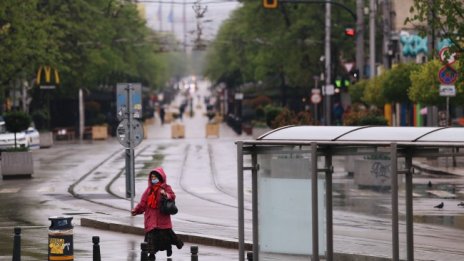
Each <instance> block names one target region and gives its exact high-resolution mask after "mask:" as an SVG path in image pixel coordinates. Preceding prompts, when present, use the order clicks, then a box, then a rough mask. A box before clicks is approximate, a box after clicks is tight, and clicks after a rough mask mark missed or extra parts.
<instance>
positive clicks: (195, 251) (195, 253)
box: [190, 246, 198, 261]
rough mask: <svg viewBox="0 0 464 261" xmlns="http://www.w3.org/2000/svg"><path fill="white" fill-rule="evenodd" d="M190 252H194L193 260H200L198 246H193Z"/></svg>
mask: <svg viewBox="0 0 464 261" xmlns="http://www.w3.org/2000/svg"><path fill="white" fill-rule="evenodd" d="M190 253H191V254H192V257H191V261H198V246H191V247H190Z"/></svg>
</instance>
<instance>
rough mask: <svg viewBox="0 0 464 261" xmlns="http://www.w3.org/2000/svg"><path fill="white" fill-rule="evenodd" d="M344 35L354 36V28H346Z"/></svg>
mask: <svg viewBox="0 0 464 261" xmlns="http://www.w3.org/2000/svg"><path fill="white" fill-rule="evenodd" d="M345 35H346V36H349V37H354V36H355V35H356V30H354V28H346V29H345Z"/></svg>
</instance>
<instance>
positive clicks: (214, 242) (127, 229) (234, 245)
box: [81, 218, 253, 251]
mask: <svg viewBox="0 0 464 261" xmlns="http://www.w3.org/2000/svg"><path fill="white" fill-rule="evenodd" d="M81 226H83V227H91V228H96V229H101V230H108V231H113V232H120V233H126V234H134V235H140V236H144V235H145V231H144V229H143V228H141V227H135V226H130V225H125V224H120V223H115V222H109V221H101V220H95V219H90V218H81ZM176 234H177V235H178V236H179V238H180V239H181V240H182V241H184V242H189V243H194V244H199V245H206V246H213V247H221V248H229V249H238V247H239V246H238V242H236V241H232V240H228V239H223V238H215V237H206V236H200V235H192V234H184V233H177V232H176ZM252 249H253V244H251V243H245V250H247V251H251V250H252Z"/></svg>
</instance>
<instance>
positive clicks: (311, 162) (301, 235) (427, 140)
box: [236, 126, 464, 261]
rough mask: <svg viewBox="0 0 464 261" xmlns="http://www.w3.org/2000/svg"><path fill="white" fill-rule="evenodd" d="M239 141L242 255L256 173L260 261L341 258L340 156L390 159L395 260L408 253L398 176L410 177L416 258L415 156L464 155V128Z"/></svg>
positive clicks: (280, 133) (328, 131) (313, 129)
mask: <svg viewBox="0 0 464 261" xmlns="http://www.w3.org/2000/svg"><path fill="white" fill-rule="evenodd" d="M236 145H237V178H238V180H237V181H238V184H237V185H238V186H237V187H238V229H239V231H238V237H239V260H240V261H244V260H245V196H244V193H245V188H244V179H245V178H244V177H245V175H244V174H245V172H246V171H251V205H252V217H251V219H252V243H253V260H255V261H256V260H260V257H262V259H263V260H265V259H266V258H265V255H266V254H269V253H271V254H274V255H276V256H277V258H280V259H281V260H283V259H282V258H284V257H285V259H286V260H292V259H291V258H290V257H292V256H297V257H299V258H300V259H295V260H301V258H304V257H306V256H307V257H308V258H309V257H310V258H311V260H319V259H320V257H321V256H325V259H326V260H333V254H334V251H333V199H332V194H333V191H332V173H333V164H332V158H333V157H334V156H366V155H368V156H370V157H381V158H382V159H383V160H385V159H387V160H388V161H389V166H388V168H385V170H386V172H387V173H386V175H385V176H389V179H388V180H389V184H388V185H389V188H390V190H389V191H390V193H391V243H392V250H391V251H392V256H391V258H392V260H399V259H400V258H399V213H398V212H399V211H398V180H399V178H402V180H404V183H405V184H404V185H405V194H406V195H405V201H406V202H405V208H406V211H405V217H406V220H405V221H406V222H405V226H406V257H407V260H414V240H413V179H412V178H413V174H414V168H413V164H412V162H413V159H414V158H423V157H437V158H439V157H451V158H455V157H461V156H464V153H463V152H462V149H461V148H462V147H464V128H458V127H377V126H340V127H339V126H286V127H282V128H279V129H275V130H273V131H270V132H268V133H266V134H264V135H262V136H261V137H259V138H257V139H256V140H244V141H237V142H236ZM460 149H461V150H460ZM399 162H401V163H399ZM383 174H385V173H383ZM362 175H368V173H362ZM320 180H323V181H324V182H320ZM276 256H274V258H275V257H276Z"/></svg>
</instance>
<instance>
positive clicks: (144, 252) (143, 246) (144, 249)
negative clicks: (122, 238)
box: [140, 242, 148, 261]
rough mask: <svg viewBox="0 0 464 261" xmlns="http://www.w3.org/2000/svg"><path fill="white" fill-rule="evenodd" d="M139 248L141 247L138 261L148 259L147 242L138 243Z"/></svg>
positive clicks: (146, 260)
mask: <svg viewBox="0 0 464 261" xmlns="http://www.w3.org/2000/svg"><path fill="white" fill-rule="evenodd" d="M140 249H142V252H141V254H140V261H148V243H147V242H142V243H140Z"/></svg>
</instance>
